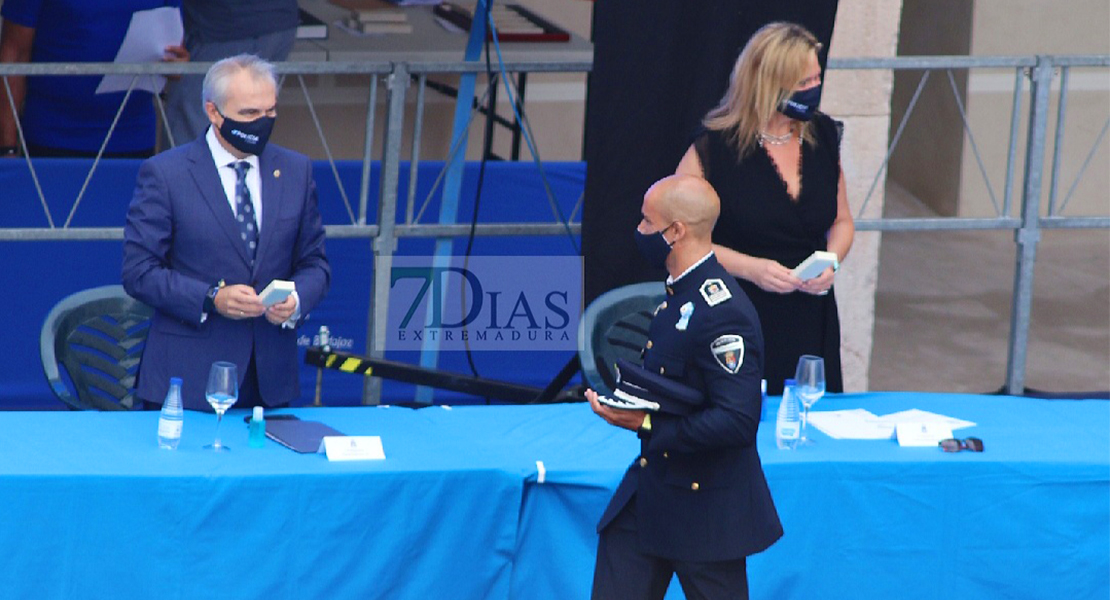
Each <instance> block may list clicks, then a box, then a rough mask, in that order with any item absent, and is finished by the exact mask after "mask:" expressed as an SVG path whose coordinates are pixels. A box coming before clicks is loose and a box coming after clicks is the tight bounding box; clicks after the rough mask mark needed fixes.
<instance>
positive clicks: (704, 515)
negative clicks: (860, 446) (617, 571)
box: [598, 254, 782, 562]
mask: <svg viewBox="0 0 1110 600" xmlns="http://www.w3.org/2000/svg"><path fill="white" fill-rule="evenodd" d="M762 367H763V336H762V333H761V331H760V325H759V318H758V317H757V316H756V313H755V309H754V308H753V307H752V304H751V302H750V301H749V300H748V297H747V296H746V295H745V294H744V292H743V291H742V290H741V289H740V288H739V286H737V285H736V280H735V279H734V278H733V277H732V276H731V275H729V274H728V273H727V272H726V271H725V269H724V268H723V267H722V266H721V265H720V263H718V262H717V259H716V257H715V256H714V255H712V254H710V255H708V256H707V257H706V258H705V259H703V260H702V262H701V263H700V264H698V265H696V266H695V267H693V268H692V270H690V271H688V272H687V273H685V274H683V275H682V276H681V277H679V279H678V280H676V281H674V282H672V283H670V284H669V285H668V286H667V298H666V301H665V302H664V303H663V304H662V305H660V308H659V309H658V310H657V312H656V314H655V318H654V319H653V320H652V322H651V327H650V330H649V341H648V342H647V345H646V347H645V350H644V368H645V369H647V370H648V371H651V372H655V373H660V374H662V375H664V376H666V377H670V378H672V379H674V380H676V381H679V382H681V383H683V384H685V385H688V386H691V387H693V388H696V389H698V390H700V391H702V393H704V394H705V397H706V403H705V405H704V406H703V407H702V408H701V409H700V410H698V411H696V412H694V413H693V414H690V415H688V416H684V417H679V416H675V415H668V414H664V413H653V414H652V416H651V431H650V432H641V433H640V438H641V455H640V456H639V457H638V458H637V459H636V460H635V461H633V463H632V465H631V466H630V467H629V469H628V471H627V472H626V473H625V475H624V479H623V480H622V481H621V483H620V485H619V486H618V488H617V491H616V493H615V494H614V495H613V499H612V500H611V501H610V503H609V506H608V507H607V508H606V510H605V513H604V514H603V515H602V518H601V522H600V523H599V525H598V531H599V532H600V531H602V530H604V529H605V527H606V526H607V525H608V524H609V523H610V522H611V521H612V520H613V519H614V518H615V517H616V516H617V514H618V513H620V511H621V510H622V509H623V508H624V506H625V505H626V504H627V503H628V502H629V500H631V499H632V498H633V496H635V499H636V503H635V508H636V527H637V532H638V538H639V549H640V551H641V552H643V553H645V554H648V555H651V556H659V557H663V558H668V559H672V560H681V561H699V562H709V561H720V560H734V559H738V558H742V557H745V556H748V555H750V554H754V553H756V552H760V551H762V550H764V549H766V548H767V547H769V546H770V545H771V544H773V543H774V542H775V541H776V540H777V539H778V538H779V537H781V536H782V525H781V524H780V522H779V518H778V513H777V512H776V511H775V506H774V504H773V503H772V501H771V493H770V490H769V489H768V488H767V481H766V479H764V476H763V467H762V465H761V464H760V460H759V454H758V452H757V451H756V430H757V428H758V427H759V416H760V404H761V402H762V394H761V391H760V378H761V373H762V371H763V368H762Z"/></svg>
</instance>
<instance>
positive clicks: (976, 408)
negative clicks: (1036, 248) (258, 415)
mask: <svg viewBox="0 0 1110 600" xmlns="http://www.w3.org/2000/svg"><path fill="white" fill-rule="evenodd" d="M846 408H866V409H868V410H870V411H871V412H873V413H875V414H879V415H882V414H888V413H891V412H895V411H900V410H905V409H909V408H920V409H923V410H929V411H932V412H937V413H941V414H944V415H948V416H952V417H957V418H960V419H965V420H969V421H973V422H975V423H977V424H978V425H977V426H976V427H972V428H968V429H962V430H959V431H957V435H959V436H960V437H966V436H968V435H974V436H977V437H980V438H982V439H983V441H984V443H985V445H986V451H985V452H983V453H982V454H978V453H971V452H959V453H955V454H947V453H944V452H942V451H940V450H939V449H937V448H902V447H899V446H898V445H897V444H896V443H895V442H894V441H892V440H882V441H848V440H833V439H830V438H828V437H825V436H824V435H822V434H821V433H820V432H819V431H816V430H814V429H813V428H812V427H811V428H810V431H809V435H810V437H811V438H814V439H815V440H816V442H817V443H816V444H815V445H813V446H808V447H804V448H802V449H799V450H793V451H786V450H777V449H776V448H775V443H774V432H773V427H771V425H772V424H771V423H764V426H763V427H761V428H760V432H759V445H760V452H761V455H762V458H763V463H764V468H765V470H766V473H767V479H768V482H769V484H770V486H771V492H772V494H773V495H774V499H775V503H776V505H777V507H778V510H779V514H780V516H781V518H782V521H783V525H784V527H785V529H786V535H785V537H784V538H783V539H782V540H780V541H779V542H778V543H777V544H776V545H774V546H772V547H771V549H770V550H768V551H766V552H764V553H762V554H760V555H756V556H754V557H752V558H751V559H749V563H748V571H749V579H750V582H751V590H752V598H807V599H808V598H822V599H828V598H834V599H835V598H852V599H858V598H881V597H892V598H900V599H914V598H922V599H930V600H934V599H936V598H1007V599H1009V598H1030V599H1033V598H1069V599H1075V598H1098V599H1100V600H1104V599H1105V598H1106V597H1107V596H1108V594H1110V404H1108V403H1107V402H1104V401H1067V400H1054V401H1045V400H1032V399H1025V398H1013V397H1007V396H972V395H948V394H914V393H872V394H845V395H839V396H827V397H826V398H824V399H822V400H821V402H819V403H818V404H817V406H816V410H834V409H846ZM291 412H293V413H295V414H297V415H299V416H300V417H301V418H302V419H310V420H317V421H321V422H324V423H326V424H328V425H331V426H332V427H334V428H336V429H338V430H340V431H342V432H344V433H346V434H350V435H377V436H381V438H382V442H383V447H384V449H385V454H386V457H387V458H386V460H384V461H361V462H329V461H327V459H326V458H325V457H324V456H323V455H320V454H296V453H294V452H293V451H291V450H288V449H286V448H285V447H283V446H280V445H279V444H277V443H275V442H273V441H267V442H266V445H265V447H263V448H261V449H253V448H250V447H249V446H248V444H247V428H246V426H245V424H244V423H243V419H242V411H234V410H233V411H232V412H231V413H229V415H228V417H226V418H225V421H224V423H223V425H222V435H221V437H222V438H223V440H224V442H225V443H227V444H228V445H230V446H231V447H232V450H231V452H229V453H223V454H217V453H213V452H211V451H207V450H204V449H202V448H201V446H203V445H204V444H207V443H210V442H211V441H212V437H213V434H214V433H215V431H214V430H215V425H216V420H215V416H214V415H210V414H202V413H188V414H186V417H185V425H184V436H183V438H182V441H181V445H180V447H179V449H178V450H176V451H168V450H160V449H159V448H158V446H157V443H156V435H155V434H156V429H157V419H158V415H157V413H93V412H85V413H67V412H5V413H0V430H2V431H3V432H4V434H3V435H2V436H0V498H3V509H2V510H0V544H2V545H3V548H4V549H5V550H4V552H3V553H2V554H0V572H2V573H4V584H3V590H4V591H3V595H4V597H11V598H66V599H70V598H153V597H161V598H211V597H229V598H266V599H267V600H279V599H286V598H287V599H294V598H298V599H299V598H325V597H328V598H381V599H389V600H395V599H396V600H405V599H413V600H417V599H419V600H427V599H439V598H450V599H452V600H454V599H475V600H485V599H502V598H514V599H526V600H534V599H539V600H543V599H559V600H563V599H576V598H583V599H584V598H587V597H588V596H589V587H590V581H591V578H592V572H593V560H594V552H595V546H596V542H597V536H596V533H595V532H594V525H595V523H596V521H597V518H598V517H599V516H600V514H601V512H602V510H603V509H604V507H605V504H606V502H607V501H608V499H609V496H610V495H611V494H612V490H613V489H614V488H615V487H616V485H617V483H618V481H619V480H620V477H621V474H622V473H623V471H624V468H625V467H626V466H627V464H628V463H630V462H631V461H632V460H633V458H635V457H636V453H637V451H638V442H637V440H636V438H635V436H634V435H633V434H632V433H631V432H627V431H623V430H618V429H615V428H613V427H610V426H609V425H607V424H605V423H604V422H603V421H601V420H600V419H599V418H598V417H596V416H594V415H593V414H592V413H591V412H590V410H589V407H588V406H586V405H584V404H569V405H548V406H470V407H454V408H443V407H438V406H434V407H429V408H424V409H420V410H412V409H408V408H402V407H357V408H322V409H312V408H303V409H297V410H293V411H291ZM681 597H682V596H681V592H680V590H679V589H678V586H677V585H672V590H671V592H670V593H669V595H668V598H681Z"/></svg>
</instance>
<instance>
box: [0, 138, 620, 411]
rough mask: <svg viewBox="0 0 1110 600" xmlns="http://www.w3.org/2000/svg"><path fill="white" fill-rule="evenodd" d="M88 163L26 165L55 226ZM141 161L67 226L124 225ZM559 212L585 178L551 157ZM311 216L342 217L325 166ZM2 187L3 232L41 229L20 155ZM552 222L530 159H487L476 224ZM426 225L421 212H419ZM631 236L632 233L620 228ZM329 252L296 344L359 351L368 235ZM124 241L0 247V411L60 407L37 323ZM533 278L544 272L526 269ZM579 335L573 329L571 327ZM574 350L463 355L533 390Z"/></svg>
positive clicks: (353, 192) (93, 278)
mask: <svg viewBox="0 0 1110 600" xmlns="http://www.w3.org/2000/svg"><path fill="white" fill-rule="evenodd" d="M90 165H91V161H88V160H70V159H54V160H45V159H43V160H37V161H35V169H36V171H37V173H38V176H39V180H40V182H41V184H42V188H43V193H44V195H45V196H46V200H47V206H48V207H49V210H50V214H51V216H52V218H53V222H54V223H55V225H57V226H60V225H61V224H63V223H64V222H65V221H66V219H67V217H68V216H69V214H70V211H71V209H72V203H73V199H74V198H75V197H76V196H77V192H78V190H80V188H81V185H82V183H83V182H84V180H85V177H86V175H87V174H88V169H89V167H90ZM442 166H443V165H442V163H438V162H424V163H421V165H420V167H419V169H418V175H417V181H418V185H417V193H416V210H417V211H419V210H420V208H421V206H422V203H423V201H424V199H425V198H427V197H428V195H429V192H430V191H431V186H432V184H433V183H434V181H435V179H436V177H437V175H438V174H439V172H440V170H441V169H442ZM138 167H139V161H133V160H108V161H101V163H100V165H99V166H98V167H97V170H96V172H95V174H94V176H93V178H92V179H91V180H90V182H89V187H88V189H87V190H86V192H85V196H84V198H83V199H82V200H81V202H80V204H79V205H78V206H77V209H76V211H75V212H74V213H73V219H72V222H71V225H70V226H71V227H121V226H122V225H123V222H124V218H125V216H126V212H127V205H128V203H129V202H130V200H131V195H132V192H133V190H134V182H135V175H136V173H137V172H138ZM337 167H338V171H339V179H340V181H341V182H342V185H343V188H344V190H345V191H346V192H347V195H348V198H350V199H351V203H352V209H353V210H354V211H355V212H356V214H357V210H358V200H357V198H358V187H359V186H358V184H359V177H360V173H361V164H360V163H358V162H354V161H350V162H340V163H338V164H337ZM544 169H545V173H546V176H547V179H548V182H549V183H550V184H551V187H552V190H553V193H554V195H555V198H556V201H557V202H558V204H559V206H560V208H561V210H562V213H563V214H564V215H569V214H570V213H571V211H572V210H573V209H574V206H575V203H576V202H577V200H578V198H579V197H580V195H581V193H582V188H583V185H584V181H585V171H586V168H585V164H583V163H548V164H547V165H545V167H544ZM408 172H409V169H408V166H407V165H406V164H403V165H402V166H401V170H400V176H401V182H400V186H399V189H400V190H402V193H401V196H402V201H401V210H399V211H398V223H401V222H403V221H404V218H405V217H404V208H403V207H404V204H405V201H404V200H403V198H404V197H405V194H404V191H405V190H407V189H408ZM315 175H316V184H317V187H318V188H319V202H320V211H321V213H322V215H323V218H324V222H325V223H326V224H329V225H332V224H349V223H350V218H349V216H348V212H347V208H346V206H344V203H343V200H342V197H341V196H340V194H339V188H338V185H339V184H337V183H336V180H335V177H334V176H333V175H332V173H331V169H330V167H329V166H328V164H327V163H326V162H320V163H317V164H316V173H315ZM477 175H478V165H477V164H476V163H475V164H468V165H467V168H466V172H465V177H464V180H463V188H462V194H461V198H460V210H459V215H460V221H462V222H467V223H469V222H470V217H471V215H473V212H474V199H475V193H476V184H477V179H478V177H477ZM372 177H373V179H372V182H371V198H370V208H369V209H368V214H369V217H368V221H371V222H373V221H375V220H376V218H377V188H378V165H377V164H375V165H374V168H373V172H372ZM0 190H4V192H3V196H4V199H5V201H4V205H5V206H4V210H3V211H0V227H47V226H49V224H48V221H47V218H46V215H45V213H44V209H43V206H42V204H41V203H40V201H39V200H38V195H37V193H36V192H35V188H34V183H33V181H32V179H31V176H30V173H29V171H28V170H27V167H26V164H24V163H23V161H18V160H9V161H0ZM429 202H430V203H429V205H428V207H427V208H426V209H425V211H424V214H425V215H427V216H431V215H436V214H438V212H439V194H438V193H437V194H433V195H432V196H431V200H430V201H429ZM554 220H555V217H554V214H553V210H552V208H551V206H550V203H549V201H548V199H547V196H546V194H545V192H544V188H543V185H542V181H541V179H540V177H539V173H538V170H537V168H536V167H535V165H534V164H532V163H508V162H495V163H488V164H487V165H486V175H485V179H484V183H483V191H482V200H481V204H480V212H479V214H478V222H479V223H493V222H532V223H551V222H554ZM423 221H424V222H428V220H427V219H423ZM629 235H631V232H629ZM434 243H435V241H434V240H433V239H417V238H409V239H403V240H401V241H400V243H399V246H398V252H397V253H398V255H403V256H428V255H430V254H431V251H432V248H433V245H434ZM454 243H455V248H454V254H455V255H462V254H463V253H465V251H466V239H465V238H460V239H456V240H455V242H454ZM579 243H580V242H579V240H578V239H575V240H574V242H573V243H572V242H571V240H570V239H569V238H568V237H567V236H543V237H526V236H509V237H487V238H481V237H479V238H478V239H477V240H476V241H475V243H474V247H473V249H472V250H471V254H472V255H474V256H521V257H523V256H576V255H577V254H578V252H577V251H576V248H577V247H578V245H579ZM327 252H328V258H329V260H330V262H331V265H332V285H331V292H330V293H329V295H328V297H327V299H326V300H324V302H323V303H322V304H321V305H320V306H319V307H318V308H317V309H316V311H314V312H313V314H312V315H311V318H310V320H309V321H308V322H307V323H306V324H305V325H304V326H303V327H302V328H301V339H300V344H301V346H302V350H301V351H302V353H303V347H304V346H307V345H308V344H310V343H311V342H312V337H313V335H314V334H315V333H316V331H317V330H318V329H319V327H320V326H321V325H327V326H328V328H329V330H330V331H331V335H332V340H333V346H334V347H335V348H336V349H342V350H348V351H352V352H356V353H363V352H364V351H365V349H366V329H367V316H368V308H369V298H370V281H371V274H372V265H373V260H372V258H373V255H372V253H371V243H370V240H368V239H330V240H328V242H327ZM121 256H122V255H121V243H120V242H118V241H111V242H103V241H64V242H54V241H46V242H43V241H39V242H4V243H0V257H2V258H0V282H4V285H5V287H6V288H7V291H8V293H7V297H6V299H5V302H4V304H5V308H6V310H5V311H4V315H3V317H0V318H2V319H3V322H4V330H5V331H6V332H7V336H6V338H7V351H6V352H5V355H4V358H3V360H0V409H12V408H62V404H61V403H60V402H59V401H58V400H56V399H55V398H54V396H53V394H52V392H51V391H50V389H49V387H48V386H47V383H46V378H45V377H44V376H43V373H42V366H41V360H40V357H39V351H38V347H39V346H38V344H39V334H40V330H41V328H42V322H43V319H44V318H45V317H46V314H47V313H48V312H49V311H50V309H51V308H52V307H53V306H54V304H55V303H57V302H58V301H59V300H61V299H62V298H64V297H65V296H67V295H69V294H72V293H74V292H77V291H80V290H83V289H87V288H91V287H97V286H102V285H111V284H117V283H119V281H120V263H121ZM533 276H534V277H537V278H539V277H543V273H539V272H538V273H535V274H534V275H533ZM574 330H575V331H576V328H575V329H574ZM571 355H572V353H571V352H560V351H531V352H528V351H524V352H521V351H514V352H496V351H479V352H474V353H473V354H472V356H473V361H474V364H475V367H476V369H477V371H478V373H479V374H480V375H481V376H483V377H488V378H492V379H498V380H504V381H512V382H516V383H522V384H526V385H533V386H537V387H542V386H544V385H546V384H547V383H548V382H549V381H550V380H551V379H552V378H553V377H554V376H555V375H556V373H558V371H559V369H560V368H562V366H563V365H564V364H565V363H566V362H567V361H568V360H569V359H570V358H571ZM387 358H390V359H393V360H399V361H404V362H407V363H411V364H416V363H417V362H418V360H419V352H418V351H405V352H393V351H390V352H388V353H387ZM439 365H440V368H443V369H447V370H450V371H455V372H459V373H466V374H470V373H471V370H470V367H469V364H468V361H467V357H466V354H465V352H463V351H443V352H441V354H440V361H439ZM315 382H316V371H315V369H313V368H310V367H307V366H302V371H301V401H300V403H301V404H306V403H309V402H311V401H312V395H313V391H314V388H315ZM361 393H362V378H361V377H360V376H357V375H348V374H346V373H340V372H337V371H327V372H325V373H324V375H323V394H322V396H323V402H324V404H326V405H331V406H336V405H354V404H357V403H359V401H360V399H361ZM412 396H413V386H411V385H405V384H400V383H397V382H388V381H387V382H386V383H385V386H384V390H383V401H384V402H387V403H395V402H407V401H411V399H412ZM435 402H436V403H439V404H467V403H478V402H484V399H481V398H474V397H471V396H466V395H463V394H458V393H452V392H446V391H442V390H441V391H437V393H436V397H435Z"/></svg>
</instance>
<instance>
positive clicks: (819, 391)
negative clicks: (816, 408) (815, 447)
mask: <svg viewBox="0 0 1110 600" xmlns="http://www.w3.org/2000/svg"><path fill="white" fill-rule="evenodd" d="M794 393H795V394H797V395H798V400H800V401H801V403H802V407H803V408H805V410H803V411H802V438H801V439H800V440H798V443H799V444H812V443H813V440H811V439H809V438H807V437H806V425H807V424H808V422H809V409H810V407H811V406H813V405H814V404H816V403H817V401H818V400H820V399H821V396H824V395H825V359H823V358H821V357H820V356H813V355H811V354H803V355H802V356H801V357H800V358H799V359H798V368H797V370H796V371H795V372H794Z"/></svg>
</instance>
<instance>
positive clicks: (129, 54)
mask: <svg viewBox="0 0 1110 600" xmlns="http://www.w3.org/2000/svg"><path fill="white" fill-rule="evenodd" d="M184 36H185V27H184V25H183V24H182V23H181V11H180V10H178V9H177V8H176V7H173V6H162V7H160V8H152V9H150V10H140V11H136V12H135V13H134V14H132V15H131V25H129V26H128V27H127V34H126V35H124V36H123V43H122V44H120V47H119V52H117V53H116V59H115V61H113V62H116V63H149V62H161V61H162V59H163V57H165V55H166V46H177V45H180V44H181V43H182V39H183V38H184ZM133 78H135V76H134V75H105V76H104V79H102V80H101V81H100V85H99V86H97V88H96V93H97V94H108V93H111V92H126V91H127V90H128V89H129V88H130V87H131V80H132V79H133ZM165 85H166V78H165V77H163V76H162V75H139V76H138V79H137V80H136V81H135V89H136V90H146V91H148V92H150V93H152V94H158V93H160V92H161V91H162V88H163V87H165Z"/></svg>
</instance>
